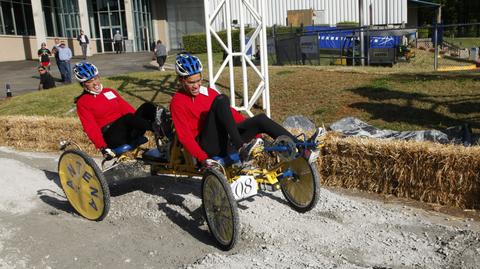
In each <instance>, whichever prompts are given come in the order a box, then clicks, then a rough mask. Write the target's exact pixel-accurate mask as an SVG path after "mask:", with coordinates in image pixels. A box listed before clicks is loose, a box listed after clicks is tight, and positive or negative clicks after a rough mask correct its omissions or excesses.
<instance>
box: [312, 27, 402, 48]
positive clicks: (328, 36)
mask: <svg viewBox="0 0 480 269" xmlns="http://www.w3.org/2000/svg"><path fill="white" fill-rule="evenodd" d="M304 29H305V32H307V33H306V35H317V32H318V39H319V40H318V47H319V48H321V49H348V48H351V47H352V46H353V44H354V40H356V39H357V40H358V37H357V36H355V31H354V30H352V29H347V30H338V29H337V28H336V27H328V26H307V27H305V28H304ZM400 42H401V37H400V36H370V48H381V49H387V48H395V47H398V46H399V45H400Z"/></svg>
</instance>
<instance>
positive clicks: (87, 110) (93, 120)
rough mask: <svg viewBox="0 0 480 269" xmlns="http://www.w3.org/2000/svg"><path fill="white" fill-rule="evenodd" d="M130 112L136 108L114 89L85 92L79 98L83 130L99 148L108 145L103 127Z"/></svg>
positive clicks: (78, 104) (78, 105)
mask: <svg viewBox="0 0 480 269" xmlns="http://www.w3.org/2000/svg"><path fill="white" fill-rule="evenodd" d="M129 113H135V109H134V108H133V107H132V106H131V105H130V104H129V103H127V101H125V100H124V99H123V98H122V97H121V96H120V95H119V94H118V93H117V92H116V91H115V90H114V89H110V88H104V89H103V90H102V91H101V92H100V93H99V94H97V95H93V94H90V93H85V94H83V95H82V96H80V98H79V99H78V100H77V114H78V117H79V118H80V121H81V122H82V126H83V130H84V131H85V133H86V134H87V136H88V138H90V140H91V141H92V143H93V144H94V145H95V147H96V148H97V149H101V148H105V147H107V144H106V143H105V140H104V139H103V135H102V131H101V128H102V127H103V126H105V125H107V124H109V123H112V122H114V121H115V120H117V119H118V118H120V117H121V116H123V115H126V114H129Z"/></svg>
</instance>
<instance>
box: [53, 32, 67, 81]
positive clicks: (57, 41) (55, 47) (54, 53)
mask: <svg viewBox="0 0 480 269" xmlns="http://www.w3.org/2000/svg"><path fill="white" fill-rule="evenodd" d="M54 41H55V45H53V48H52V53H53V55H55V62H56V64H57V68H58V71H59V72H60V75H61V78H60V82H64V81H65V78H64V77H63V73H62V70H61V69H60V60H59V59H58V48H59V47H60V39H58V38H55V39H54Z"/></svg>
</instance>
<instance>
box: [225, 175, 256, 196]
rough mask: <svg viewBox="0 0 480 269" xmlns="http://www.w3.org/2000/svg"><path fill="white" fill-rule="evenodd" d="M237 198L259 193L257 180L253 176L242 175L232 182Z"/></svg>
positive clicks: (234, 194)
mask: <svg viewBox="0 0 480 269" xmlns="http://www.w3.org/2000/svg"><path fill="white" fill-rule="evenodd" d="M230 187H231V188H232V192H233V197H234V198H235V200H237V201H238V200H242V199H245V198H248V197H250V196H254V195H256V194H257V181H256V180H255V178H254V177H252V176H240V178H239V179H237V180H235V182H233V183H232V184H230Z"/></svg>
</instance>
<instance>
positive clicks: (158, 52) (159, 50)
mask: <svg viewBox="0 0 480 269" xmlns="http://www.w3.org/2000/svg"><path fill="white" fill-rule="evenodd" d="M154 52H155V56H156V57H157V63H158V70H160V71H165V68H164V67H163V65H164V64H165V60H166V59H167V48H166V47H165V45H163V44H162V41H161V40H158V41H157V45H156V46H155V50H154Z"/></svg>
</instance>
